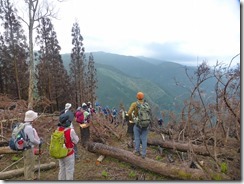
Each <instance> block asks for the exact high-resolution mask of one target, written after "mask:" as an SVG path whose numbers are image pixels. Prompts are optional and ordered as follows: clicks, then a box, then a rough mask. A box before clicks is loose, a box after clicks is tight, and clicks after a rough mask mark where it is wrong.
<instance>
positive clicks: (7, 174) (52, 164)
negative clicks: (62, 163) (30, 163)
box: [0, 162, 56, 180]
mask: <svg viewBox="0 0 244 184" xmlns="http://www.w3.org/2000/svg"><path fill="white" fill-rule="evenodd" d="M54 167H56V163H55V162H50V163H46V164H41V165H40V169H41V170H49V169H52V168H54ZM38 168H39V166H38V165H35V169H34V170H35V172H36V171H38ZM23 174H24V168H20V169H15V170H11V171H6V172H0V180H5V179H10V178H13V177H17V176H21V175H23Z"/></svg>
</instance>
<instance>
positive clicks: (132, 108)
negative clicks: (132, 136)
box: [128, 100, 144, 121]
mask: <svg viewBox="0 0 244 184" xmlns="http://www.w3.org/2000/svg"><path fill="white" fill-rule="evenodd" d="M137 102H139V103H140V104H143V102H144V100H137V101H136V102H133V103H132V104H131V105H130V108H129V111H128V115H129V120H130V121H133V118H132V113H133V112H134V116H135V117H138V108H137Z"/></svg>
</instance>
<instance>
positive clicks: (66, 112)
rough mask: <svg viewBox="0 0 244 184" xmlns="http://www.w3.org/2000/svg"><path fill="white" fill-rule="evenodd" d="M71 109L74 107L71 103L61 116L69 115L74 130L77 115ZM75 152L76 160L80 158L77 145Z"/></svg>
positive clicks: (66, 106)
mask: <svg viewBox="0 0 244 184" xmlns="http://www.w3.org/2000/svg"><path fill="white" fill-rule="evenodd" d="M71 107H72V104H71V103H66V104H65V107H64V110H62V111H61V113H60V116H61V115H62V114H65V115H67V116H68V117H69V120H70V122H71V124H70V128H73V129H74V126H73V123H72V122H73V120H74V117H75V114H74V113H73V112H72V111H71ZM74 150H75V158H79V155H78V148H77V145H75V147H74Z"/></svg>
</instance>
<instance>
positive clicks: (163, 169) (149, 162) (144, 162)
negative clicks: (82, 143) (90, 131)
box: [88, 142, 226, 180]
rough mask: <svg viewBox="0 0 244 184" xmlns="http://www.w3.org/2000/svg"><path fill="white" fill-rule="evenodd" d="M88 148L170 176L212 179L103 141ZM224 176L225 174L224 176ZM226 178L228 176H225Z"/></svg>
mask: <svg viewBox="0 0 244 184" xmlns="http://www.w3.org/2000/svg"><path fill="white" fill-rule="evenodd" d="M88 150H89V151H90V152H95V153H99V154H102V155H104V156H110V157H114V158H116V159H119V160H122V161H124V162H128V163H131V164H133V165H136V166H138V167H140V168H143V169H146V170H149V171H152V172H155V173H158V174H161V175H163V176H167V177H169V178H174V179H181V180H211V179H212V178H211V177H210V176H208V175H207V174H206V173H204V172H203V171H202V170H199V169H191V168H186V167H179V166H175V165H173V164H167V163H162V162H159V161H155V160H153V159H150V158H145V159H142V158H141V157H140V156H136V155H134V154H133V153H132V152H130V151H126V150H123V149H119V148H115V147H111V146H108V145H104V144H101V143H94V142H89V143H88ZM223 177H224V176H223ZM225 179H226V178H225Z"/></svg>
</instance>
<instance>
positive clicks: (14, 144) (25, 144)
mask: <svg viewBox="0 0 244 184" xmlns="http://www.w3.org/2000/svg"><path fill="white" fill-rule="evenodd" d="M24 128H25V124H24V123H17V124H16V125H14V127H13V131H12V136H11V138H10V140H9V147H10V148H11V149H12V150H15V151H23V150H25V149H28V148H30V145H29V141H28V139H27V138H26V137H25V133H24Z"/></svg>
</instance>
